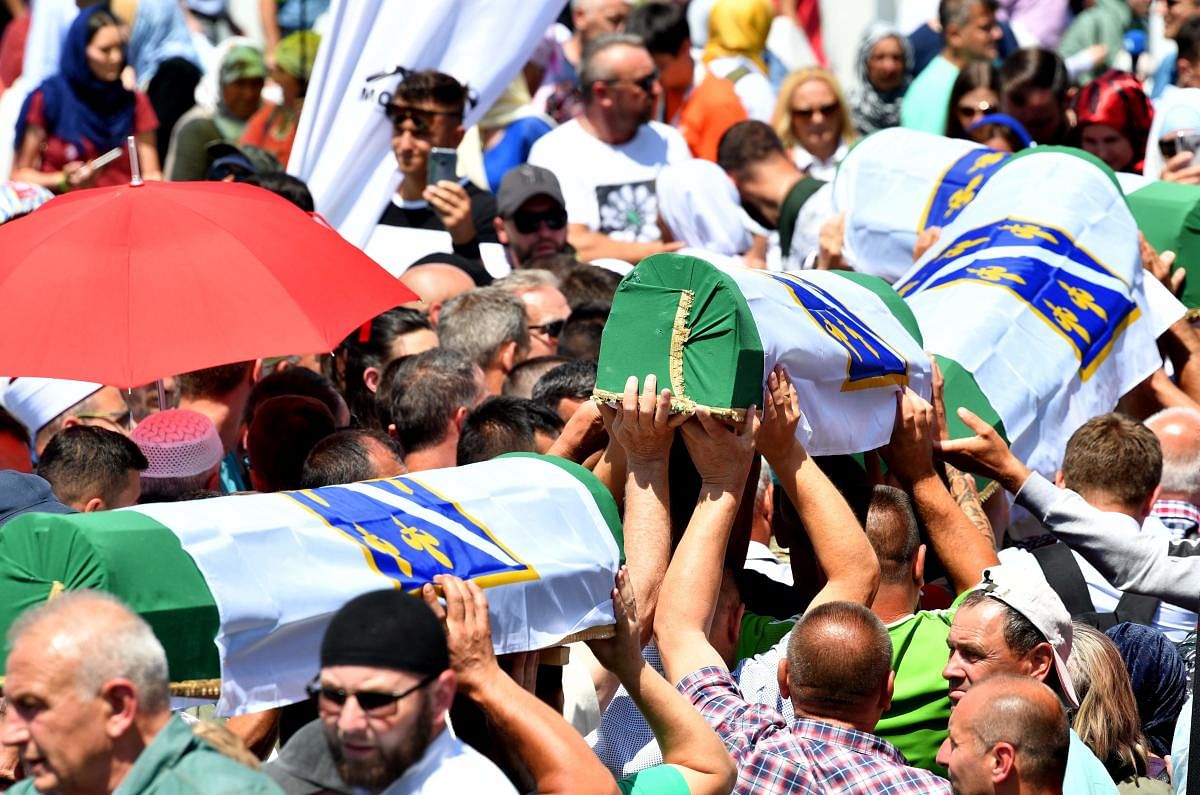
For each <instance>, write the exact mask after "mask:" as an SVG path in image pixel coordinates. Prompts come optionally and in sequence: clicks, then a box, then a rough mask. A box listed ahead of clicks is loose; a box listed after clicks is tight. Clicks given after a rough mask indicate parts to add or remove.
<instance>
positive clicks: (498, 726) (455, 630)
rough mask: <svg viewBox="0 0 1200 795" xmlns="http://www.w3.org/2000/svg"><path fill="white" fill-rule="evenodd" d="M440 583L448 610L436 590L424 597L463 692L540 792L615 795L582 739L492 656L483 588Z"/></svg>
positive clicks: (442, 578) (452, 580) (448, 580)
mask: <svg viewBox="0 0 1200 795" xmlns="http://www.w3.org/2000/svg"><path fill="white" fill-rule="evenodd" d="M436 579H437V582H438V584H439V585H440V586H441V587H442V591H443V593H444V594H445V596H446V606H445V608H443V607H442V606H441V604H439V603H438V599H437V594H436V593H435V592H434V588H433V586H432V585H425V586H424V588H423V589H422V595H423V596H424V598H425V602H426V604H428V605H429V607H430V609H432V610H433V611H434V613H436V614H437V616H438V617H439V618H441V619H442V622H443V623H444V624H445V627H446V640H447V643H448V645H449V647H450V665H451V667H452V668H453V669H454V672H455V674H457V676H458V688H459V691H460V692H461V693H463V694H464V695H465V696H467V697H468V698H470V699H471V700H472V701H474V702H475V703H476V704H478V705H479V708H480V709H482V710H483V712H484V714H486V715H487V717H488V720H489V721H490V723H491V725H492V727H493V728H494V729H495V730H496V731H497V732H498V733H499V734H500V735H501V737H502V738H503V740H504V741H505V742H506V743H508V744H509V745H510V746H511V747H512V749H513V750H514V751H515V752H516V754H517V756H518V757H520V759H521V761H522V762H523V763H524V764H525V767H526V769H527V770H528V771H529V774H530V776H532V777H533V780H534V782H535V784H536V785H537V791H538V792H539V793H558V792H562V793H568V792H569V793H580V792H582V793H589V794H592V793H594V794H595V795H601V793H603V795H614V793H616V792H617V785H616V782H614V781H613V778H612V776H611V775H609V772H608V771H607V770H606V769H605V768H604V765H602V764H601V763H600V760H599V759H598V758H597V757H596V755H595V754H594V753H592V749H591V748H588V745H587V743H586V742H585V741H584V739H583V737H581V736H580V735H579V733H578V732H577V731H575V729H574V728H572V726H571V725H570V724H569V723H567V722H566V720H564V719H563V717H562V715H559V714H558V713H557V712H555V711H554V710H553V709H551V708H550V707H549V706H548V705H547V704H545V703H544V702H543V701H542V700H541V699H539V698H538V697H537V696H535V695H533V694H532V693H530V692H529V691H528V690H526V689H525V688H523V687H521V686H520V685H518V684H517V683H516V682H515V681H513V679H512V677H510V676H509V675H508V674H506V673H504V671H503V670H501V668H500V665H499V663H497V662H496V655H495V654H494V652H493V651H492V633H491V626H490V624H489V621H488V606H487V599H486V598H485V597H484V595H483V591H482V590H480V588H479V586H478V585H476V584H475V583H473V582H464V581H462V580H460V579H459V578H457V577H453V576H449V575H439V576H438V577H437V578H436Z"/></svg>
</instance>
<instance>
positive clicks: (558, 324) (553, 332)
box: [529, 320, 567, 339]
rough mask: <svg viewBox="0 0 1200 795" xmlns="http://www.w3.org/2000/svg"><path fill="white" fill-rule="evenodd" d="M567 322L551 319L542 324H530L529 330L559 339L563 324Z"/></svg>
mask: <svg viewBox="0 0 1200 795" xmlns="http://www.w3.org/2000/svg"><path fill="white" fill-rule="evenodd" d="M566 324H567V321H565V320H551V321H550V322H549V323H543V324H541V325H540V326H530V327H529V330H530V331H536V332H538V333H540V334H545V335H546V336H547V337H553V338H554V339H558V335H559V334H562V330H563V326H565V325H566Z"/></svg>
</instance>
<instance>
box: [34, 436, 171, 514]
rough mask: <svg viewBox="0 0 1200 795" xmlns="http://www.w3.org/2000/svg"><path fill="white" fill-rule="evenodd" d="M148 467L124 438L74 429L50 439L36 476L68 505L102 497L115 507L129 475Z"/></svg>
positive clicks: (126, 438) (130, 442)
mask: <svg viewBox="0 0 1200 795" xmlns="http://www.w3.org/2000/svg"><path fill="white" fill-rule="evenodd" d="M147 466H149V463H148V462H147V461H146V456H145V455H143V454H142V451H141V449H140V448H138V446H137V444H135V443H134V442H133V441H132V440H131V439H130V438H129V437H128V436H126V435H125V434H122V433H117V432H116V431H110V430H108V429H107V428H97V427H95V426H92V425H75V426H72V427H70V428H64V429H63V430H61V431H59V432H58V433H56V434H54V436H52V437H50V441H49V443H48V444H47V445H46V449H45V450H44V451H43V452H42V455H41V457H40V458H39V459H38V467H37V473H38V474H39V475H41V476H42V477H43V478H45V479H46V480H48V481H50V486H51V488H52V489H53V490H54V494H55V496H57V497H58V498H59V499H60V500H61V501H63V502H64V503H66V504H68V505H73V504H77V503H84V502H87V501H88V500H90V499H92V498H93V497H99V498H100V499H102V500H104V502H105V503H106V504H107V505H109V506H112V505H113V503H114V502H116V500H117V497H118V496H120V494H121V492H122V491H123V490H124V489H125V486H126V485H127V484H128V482H129V471H130V470H136V471H138V472H140V471H142V470H143V469H145V468H146V467H147Z"/></svg>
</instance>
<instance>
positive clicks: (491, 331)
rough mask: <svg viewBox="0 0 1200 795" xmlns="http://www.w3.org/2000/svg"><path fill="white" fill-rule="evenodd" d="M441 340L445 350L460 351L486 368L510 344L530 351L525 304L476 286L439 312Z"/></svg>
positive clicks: (501, 291)
mask: <svg viewBox="0 0 1200 795" xmlns="http://www.w3.org/2000/svg"><path fill="white" fill-rule="evenodd" d="M437 333H438V340H439V341H440V342H441V345H442V347H443V348H450V349H451V350H456V351H459V352H460V353H463V354H465V355H466V356H467V357H468V358H470V359H471V360H472V361H473V362H475V363H476V364H477V365H479V366H480V367H481V368H483V369H485V370H486V369H487V368H488V366H490V365H491V363H492V359H494V358H495V356H496V352H497V351H499V350H500V348H501V347H502V346H503V345H504V344H505V343H507V342H515V343H517V350H519V351H527V350H529V327H528V326H527V325H526V323H525V304H524V303H523V302H522V301H521V299H519V298H517V297H516V296H514V295H513V294H512V293H509V292H508V291H506V290H504V289H501V288H499V287H495V286H492V287H477V288H475V289H474V290H468V291H467V292H465V293H463V294H461V295H456V296H455V297H453V298H451V299H450V300H449V301H447V302H446V303H444V304H443V305H442V311H441V312H440V313H438V325H437Z"/></svg>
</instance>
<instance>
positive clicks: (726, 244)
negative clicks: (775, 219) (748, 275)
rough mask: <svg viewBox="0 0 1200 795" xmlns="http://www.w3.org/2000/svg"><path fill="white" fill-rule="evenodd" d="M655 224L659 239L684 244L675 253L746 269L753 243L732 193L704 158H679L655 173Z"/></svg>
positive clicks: (726, 180) (721, 173) (715, 167)
mask: <svg viewBox="0 0 1200 795" xmlns="http://www.w3.org/2000/svg"><path fill="white" fill-rule="evenodd" d="M655 190H656V192H657V194H658V220H659V224H660V226H661V227H662V231H663V240H676V241H679V242H681V243H683V244H684V245H685V248H683V249H682V250H680V251H679V252H677V253H679V254H687V255H690V256H693V257H699V258H700V259H703V260H706V261H708V262H710V263H712V264H713V265H716V266H717V267H719V268H730V267H735V268H736V267H745V266H746V265H747V263H746V261H745V259H744V258H743V257H744V255H745V254H746V253H747V252H748V251H749V250H750V246H751V245H752V242H753V241H752V239H751V237H750V233H749V232H748V231H747V229H746V223H745V222H746V220H748V219H747V218H746V216H745V213H744V212H743V211H742V208H741V205H739V204H738V194H737V190H736V189H735V188H734V187H733V184H732V183H731V182H730V181H729V177H728V176H727V175H726V174H725V171H724V170H723V169H722V168H721V167H720V166H718V165H717V164H716V163H713V162H711V161H709V160H699V159H697V160H684V161H683V162H680V163H675V164H674V165H670V166H667V167H666V168H664V169H663V170H662V171H660V172H658V179H657V180H656V181H655Z"/></svg>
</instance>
